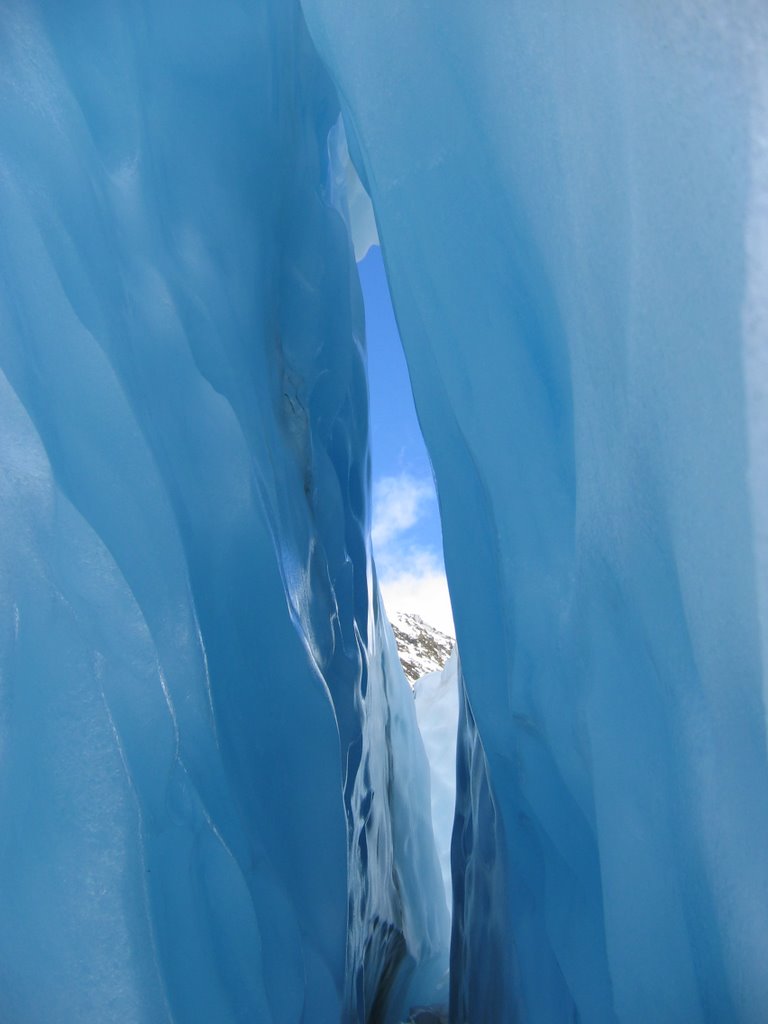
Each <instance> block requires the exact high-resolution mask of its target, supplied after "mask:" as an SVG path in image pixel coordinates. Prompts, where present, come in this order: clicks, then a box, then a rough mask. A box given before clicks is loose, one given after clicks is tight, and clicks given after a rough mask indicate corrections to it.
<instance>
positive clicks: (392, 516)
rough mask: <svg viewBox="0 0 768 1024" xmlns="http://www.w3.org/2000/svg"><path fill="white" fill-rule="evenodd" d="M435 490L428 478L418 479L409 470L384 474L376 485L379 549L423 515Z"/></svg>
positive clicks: (374, 531) (376, 540)
mask: <svg viewBox="0 0 768 1024" xmlns="http://www.w3.org/2000/svg"><path fill="white" fill-rule="evenodd" d="M434 500H435V492H434V488H433V487H432V484H431V482H430V481H429V480H417V479H416V477H413V476H410V475H409V474H408V473H401V474H400V476H385V477H382V478H381V479H380V480H377V481H376V482H375V483H374V485H373V529H372V530H371V538H372V540H373V543H374V545H375V547H376V548H377V549H381V548H383V547H385V546H386V545H387V544H390V543H391V542H392V541H393V540H395V539H396V538H397V537H398V536H399V535H400V534H402V533H405V532H406V530H409V529H410V528H411V527H412V526H415V525H416V523H418V521H419V520H420V519H421V518H422V517H423V515H424V512H425V511H426V509H427V507H428V506H429V504H430V502H431V501H434Z"/></svg>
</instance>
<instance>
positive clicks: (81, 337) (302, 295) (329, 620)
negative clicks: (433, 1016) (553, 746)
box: [0, 0, 447, 1024]
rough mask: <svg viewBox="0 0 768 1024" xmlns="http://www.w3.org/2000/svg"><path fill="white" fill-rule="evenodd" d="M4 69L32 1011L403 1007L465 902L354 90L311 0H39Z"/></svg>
mask: <svg viewBox="0 0 768 1024" xmlns="http://www.w3.org/2000/svg"><path fill="white" fill-rule="evenodd" d="M0 68H2V71H1V72H0V110H2V116H1V117H0V526H1V528H0V602H1V604H2V610H3V618H2V621H3V627H2V632H0V820H1V821H2V829H0V833H1V838H0V906H1V907H2V912H1V913H0V963H1V964H2V969H1V970H0V1019H2V1020H3V1021H6V1020H7V1021H14V1022H18V1024H51V1022H53V1021H56V1022H61V1024H76V1022H77V1024H105V1022H112V1021H114V1022H119V1024H134V1022H135V1024H159V1022H161V1021H175V1022H177V1024H182V1022H183V1024H194V1022H200V1024H214V1022H215V1024H228V1022H235V1021H258V1022H268V1021H272V1022H274V1024H289V1022H297V1024H298V1022H300V1021H302V1022H305V1024H320V1022H325V1021H328V1022H331V1021H339V1020H346V1019H348V1020H351V1021H356V1020H358V1019H365V1018H366V1017H367V1016H368V1015H369V1014H370V1013H372V1012H373V1007H375V1010H376V1012H377V1013H378V1014H379V1019H381V1020H383V1021H387V1022H388V1021H390V1020H398V1021H399V1020H401V1019H402V1017H403V1016H404V1014H405V1012H406V1009H407V1005H406V1001H407V998H408V990H409V989H413V991H414V992H417V994H418V996H419V998H421V996H422V994H423V993H422V989H427V988H429V984H430V982H429V978H434V977H435V975H436V967H435V964H436V962H438V961H441V962H442V971H443V973H444V971H445V965H446V960H447V931H446V929H447V921H446V919H445V915H443V916H442V918H441V917H440V914H439V911H435V910H433V909H431V908H432V907H434V906H438V907H439V904H438V902H437V901H438V900H439V897H440V895H441V883H440V877H439V868H438V865H437V860H436V856H435V852H434V847H433V844H432V838H431V832H430V831H429V830H428V828H427V827H425V823H426V825H427V826H428V824H429V804H428V789H427V785H428V783H427V774H426V765H425V763H424V758H423V751H422V752H421V753H419V751H420V748H419V741H418V736H417V733H416V729H415V720H414V716H413V709H412V708H411V714H410V718H409V717H408V716H407V715H404V714H403V713H402V710H401V705H402V702H403V700H404V699H405V700H410V694H409V691H408V687H407V684H406V682H405V680H404V678H403V676H402V672H401V671H400V668H399V665H398V664H397V658H396V656H395V657H394V661H393V656H392V652H391V650H390V647H389V646H388V645H389V638H388V634H387V633H386V629H385V626H384V624H383V622H382V620H381V616H380V614H379V612H378V605H377V601H378V598H377V596H376V588H375V584H374V582H373V576H372V569H371V566H370V560H369V552H368V548H369V542H368V519H369V513H368V455H367V437H366V432H367V426H366V423H367V398H366V378H365V374H366V369H365V350H364V341H363V337H362V323H363V320H362V311H361V308H360V296H359V286H358V282H357V276H356V273H355V271H354V263H353V262H352V257H351V246H350V239H349V236H348V232H347V229H346V227H345V224H344V222H343V220H342V219H341V217H340V216H339V214H338V213H337V211H336V210H335V209H334V208H333V207H332V205H331V202H330V199H329V174H330V169H329V162H328V137H329V132H330V131H331V129H332V128H333V126H334V124H335V123H336V121H337V119H338V113H339V108H338V102H337V100H336V96H335V92H334V89H333V87H332V86H331V84H330V82H329V80H328V79H327V77H326V74H325V72H324V71H323V69H322V67H321V66H320V64H319V62H318V60H317V58H316V56H315V53H314V50H313V48H312V45H311V43H310V41H309V39H308V36H307V34H306V31H305V28H304V25H303V21H302V17H301V14H300V12H299V10H298V7H297V6H296V5H295V4H293V3H290V2H289V3H285V2H284V0H279V2H277V0H276V2H274V3H271V2H269V3H266V4H258V5H245V6H244V5H242V4H240V3H236V2H229V0H225V2H224V3H216V4H213V3H209V2H207V0H197V2H193V3H189V4H185V5H183V8H182V7H180V6H179V5H177V4H174V3H172V2H170V0H160V2H158V3H152V4H150V5H148V6H146V5H143V6H142V7H141V9H140V10H139V9H138V8H137V7H136V5H134V4H131V3H127V2H125V3H122V2H119V3H112V4H97V5H93V4H83V3H78V2H75V3H70V4H66V5H58V4H55V3H54V4H50V3H44V2H33V0H12V2H11V3H9V4H5V5H3V11H2V15H1V16H0ZM372 659H373V661H372ZM391 720H394V721H395V722H396V725H395V726H392V727H391V728H392V732H393V734H394V737H396V739H397V744H398V745H399V747H400V748H401V749H405V750H408V751H410V761H409V765H410V770H412V771H413V773H414V780H413V783H412V785H410V787H409V788H408V789H407V791H406V788H405V786H404V783H403V781H402V780H401V779H398V777H397V772H398V767H397V765H398V762H397V761H396V760H394V759H393V758H392V757H391V756H390V749H389V745H388V742H387V739H388V734H389V731H390V724H389V723H390V721H391ZM377 737H379V738H381V739H382V740H383V742H381V743H379V744H374V743H373V740H374V739H375V738H377ZM390 739H391V740H392V743H394V742H395V739H394V738H393V737H390ZM419 772H421V776H419V774H418V773H419ZM406 847H407V849H406ZM417 869H418V872H417ZM416 873H418V881H419V886H418V891H416V886H415V884H414V883H413V877H414V875H415V874H416ZM401 883H402V884H401Z"/></svg>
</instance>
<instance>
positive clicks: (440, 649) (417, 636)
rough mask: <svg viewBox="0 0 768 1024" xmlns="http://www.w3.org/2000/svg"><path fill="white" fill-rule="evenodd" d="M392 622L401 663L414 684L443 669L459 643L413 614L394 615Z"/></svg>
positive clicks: (400, 613) (399, 613)
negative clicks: (429, 673)
mask: <svg viewBox="0 0 768 1024" xmlns="http://www.w3.org/2000/svg"><path fill="white" fill-rule="evenodd" d="M390 621H391V623H392V631H393V633H394V634H395V640H396V641H397V650H398V653H399V655H400V663H401V665H402V666H403V671H404V672H405V674H406V677H407V679H408V682H409V683H410V684H411V685H413V684H414V683H415V682H416V680H417V679H419V678H420V677H421V676H423V675H426V674H427V673H428V672H439V671H440V670H441V669H442V668H443V666H444V665H445V663H446V661H448V657H449V655H450V653H451V651H452V650H453V648H454V646H455V644H456V641H455V640H454V639H453V637H451V636H448V635H447V634H446V633H442V632H441V631H440V630H439V629H436V628H435V627H434V626H430V625H429V624H428V623H426V622H425V621H424V620H423V619H422V618H421V617H420V616H419V615H414V614H413V613H412V612H395V613H394V614H393V615H392V618H391V619H390Z"/></svg>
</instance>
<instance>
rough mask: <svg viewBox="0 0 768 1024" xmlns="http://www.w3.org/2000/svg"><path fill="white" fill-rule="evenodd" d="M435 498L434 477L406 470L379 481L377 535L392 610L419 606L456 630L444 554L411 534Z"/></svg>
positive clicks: (427, 617)
mask: <svg viewBox="0 0 768 1024" xmlns="http://www.w3.org/2000/svg"><path fill="white" fill-rule="evenodd" d="M435 500H436V498H435V491H434V487H433V485H432V481H431V480H428V479H417V478H416V477H413V476H410V475H409V474H407V473H403V474H401V475H400V476H395V477H384V478H382V479H381V480H378V481H376V482H375V483H374V486H373V529H372V531H371V536H372V540H373V545H374V549H375V557H376V569H377V573H378V578H379V586H380V588H381V593H382V596H383V598H384V604H385V606H386V608H387V612H388V613H390V614H394V613H395V612H415V613H416V614H417V615H420V616H421V617H422V619H424V621H425V622H427V623H429V624H430V625H432V626H436V627H437V628H438V629H441V630H443V632H445V633H449V634H450V635H451V636H455V630H454V625H453V615H452V613H451V599H450V596H449V594H448V583H447V581H446V578H445V569H444V568H443V562H442V559H441V557H440V555H439V554H438V553H437V552H436V551H435V550H434V549H433V548H431V547H428V546H425V545H421V544H415V543H413V541H409V540H408V538H407V536H406V535H407V533H408V531H409V530H410V529H411V528H412V527H414V526H416V525H417V524H418V523H419V522H420V521H421V520H422V519H423V518H424V516H425V515H427V514H428V513H429V511H430V506H431V505H432V504H433V503H434V502H435Z"/></svg>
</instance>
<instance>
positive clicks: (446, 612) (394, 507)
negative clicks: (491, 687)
mask: <svg viewBox="0 0 768 1024" xmlns="http://www.w3.org/2000/svg"><path fill="white" fill-rule="evenodd" d="M359 270H360V280H361V284H362V290H363V300H364V305H365V312H366V335H367V342H368V360H369V390H370V417H371V451H372V478H373V527H372V538H373V547H374V557H375V560H376V566H377V574H378V578H379V583H380V586H381V590H382V594H383V598H384V603H385V606H386V610H387V614H388V617H389V619H390V622H391V624H392V628H393V631H394V634H395V639H396V641H397V646H398V653H399V655H400V661H401V664H402V666H403V670H404V672H405V675H406V677H407V679H408V681H409V683H410V684H411V686H412V687H413V692H414V700H415V706H416V715H417V719H418V723H419V728H420V730H421V735H422V739H423V741H424V747H425V750H426V753H427V758H428V760H429V766H430V788H431V801H432V822H433V827H434V832H435V841H436V845H437V850H438V855H439V858H440V869H441V873H442V877H443V884H444V887H445V898H446V904H447V906H448V910H449V912H450V910H451V905H452V895H451V834H452V830H453V817H454V810H455V803H456V733H457V728H458V717H459V702H458V657H457V652H456V649H455V648H456V641H455V636H454V628H453V617H452V614H451V604H450V595H449V592H448V585H447V582H446V577H445V567H444V565H443V558H442V529H441V524H440V510H439V506H438V501H437V495H436V492H435V485H434V479H433V476H432V469H431V465H430V462H429V457H428V455H427V451H426V447H425V445H424V440H423V438H422V435H421V429H420V427H419V423H418V418H417V414H416V410H415V407H414V402H413V395H412V391H411V384H410V378H409V375H408V368H407V366H406V362H405V357H404V355H403V350H402V346H401V343H400V337H399V334H398V330H397V324H396V320H395V315H394V311H393V308H392V302H391V298H390V294H389V287H388V284H387V278H386V272H385V269H384V262H383V259H382V255H381V250H380V249H379V247H378V246H374V247H372V248H371V249H370V250H369V251H368V253H367V255H366V256H365V258H364V259H363V260H362V261H361V262H360V265H359Z"/></svg>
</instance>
